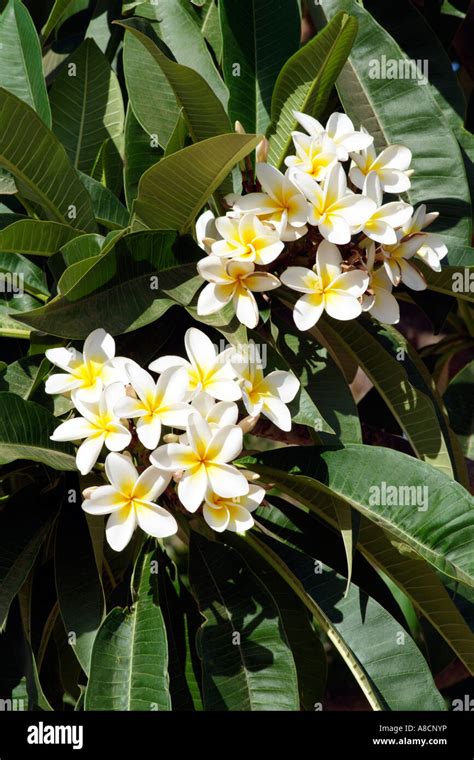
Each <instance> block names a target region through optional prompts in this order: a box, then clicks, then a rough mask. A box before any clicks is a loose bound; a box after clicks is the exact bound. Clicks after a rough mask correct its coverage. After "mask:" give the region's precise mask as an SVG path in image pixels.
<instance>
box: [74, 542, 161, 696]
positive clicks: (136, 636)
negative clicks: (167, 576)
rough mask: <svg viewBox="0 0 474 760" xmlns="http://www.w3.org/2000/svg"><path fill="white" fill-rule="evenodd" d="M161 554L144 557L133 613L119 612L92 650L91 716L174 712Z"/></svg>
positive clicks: (115, 611) (107, 621)
mask: <svg viewBox="0 0 474 760" xmlns="http://www.w3.org/2000/svg"><path fill="white" fill-rule="evenodd" d="M157 562H158V554H157V553H155V552H153V551H144V552H143V554H142V556H141V559H140V563H139V564H140V569H139V579H138V580H137V592H138V599H137V600H136V602H135V604H134V605H133V608H132V609H131V610H122V609H119V608H118V607H116V608H115V609H113V610H112V612H110V613H109V615H108V616H107V617H106V619H105V620H104V622H103V623H102V625H101V627H100V629H99V632H98V634H97V637H96V640H95V643H94V648H93V650H92V661H91V671H90V678H89V683H88V686H87V691H86V698H85V709H86V710H92V711H94V710H147V711H148V710H159V711H162V710H165V711H167V710H170V709H171V699H170V694H169V683H168V646H167V641H166V628H165V624H164V621H163V615H162V612H161V609H160V600H159V593H158V573H157V572H156V570H155V566H154V564H153V563H157Z"/></svg>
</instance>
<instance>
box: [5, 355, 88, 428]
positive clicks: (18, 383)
mask: <svg viewBox="0 0 474 760" xmlns="http://www.w3.org/2000/svg"><path fill="white" fill-rule="evenodd" d="M50 369H51V364H50V362H49V361H48V360H47V359H46V358H45V356H44V354H43V353H41V354H35V355H34V356H23V357H22V358H21V359H17V361H16V362H12V363H11V364H8V365H7V367H6V368H5V371H4V372H3V373H2V374H1V375H0V390H1V391H9V392H10V393H15V394H16V395H17V396H21V398H23V399H25V401H36V403H37V404H41V406H44V407H46V409H49V411H51V412H53V413H54V415H55V416H56V417H57V416H58V415H61V414H64V413H65V412H68V411H69V410H70V409H71V408H72V406H73V403H72V401H71V399H68V398H66V396H53V395H49V394H47V393H45V390H44V379H45V377H46V375H47V374H48V372H49V371H50Z"/></svg>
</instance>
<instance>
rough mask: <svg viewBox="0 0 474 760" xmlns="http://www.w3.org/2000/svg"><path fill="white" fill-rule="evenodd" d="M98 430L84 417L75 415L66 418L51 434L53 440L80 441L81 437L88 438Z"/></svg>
mask: <svg viewBox="0 0 474 760" xmlns="http://www.w3.org/2000/svg"><path fill="white" fill-rule="evenodd" d="M95 432H96V428H95V427H94V425H91V423H90V422H89V421H88V420H85V419H84V418H83V417H74V418H73V419H72V420H66V422H63V423H61V425H59V427H57V428H56V430H55V431H54V433H53V434H52V436H51V440H52V441H78V440H79V439H80V438H88V436H90V435H91V434H92V433H95Z"/></svg>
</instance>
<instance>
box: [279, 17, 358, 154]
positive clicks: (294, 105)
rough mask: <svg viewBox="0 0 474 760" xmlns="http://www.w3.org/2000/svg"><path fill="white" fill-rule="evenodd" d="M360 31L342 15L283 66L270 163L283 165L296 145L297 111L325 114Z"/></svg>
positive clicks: (318, 114) (354, 20)
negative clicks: (294, 112)
mask: <svg viewBox="0 0 474 760" xmlns="http://www.w3.org/2000/svg"><path fill="white" fill-rule="evenodd" d="M356 32H357V21H356V19H355V18H353V17H352V16H348V15H347V14H346V13H339V14H337V16H335V17H334V19H333V20H332V21H331V23H330V24H328V26H327V27H326V28H325V29H323V30H322V31H321V32H319V34H317V35H316V37H314V38H313V39H312V40H310V42H307V43H306V45H305V46H304V47H303V48H301V50H298V52H297V53H295V54H294V55H293V56H292V57H291V58H290V60H289V61H287V62H286V64H285V65H284V66H283V68H282V70H281V71H280V74H279V76H278V79H277V81H276V84H275V89H274V91H273V96H272V106H271V117H272V123H271V125H270V127H269V129H268V133H267V134H268V137H269V138H270V149H269V153H268V162H269V163H271V164H273V165H274V166H277V167H281V166H282V165H283V160H284V158H285V156H286V154H287V153H288V151H289V149H290V147H291V145H292V138H291V132H292V131H293V130H295V129H296V128H297V126H298V123H297V121H296V120H295V118H294V116H293V111H303V112H304V113H306V114H308V115H310V116H315V117H319V116H320V115H321V114H322V113H323V111H324V108H325V106H326V104H327V101H328V99H329V96H330V94H331V90H332V88H333V86H334V83H335V81H336V79H337V77H338V76H339V73H340V71H341V69H342V67H343V65H344V63H345V61H346V59H347V56H348V55H349V52H350V50H351V47H352V44H353V42H354V39H355V36H356Z"/></svg>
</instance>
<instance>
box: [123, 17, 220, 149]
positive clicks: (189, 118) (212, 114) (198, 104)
mask: <svg viewBox="0 0 474 760" xmlns="http://www.w3.org/2000/svg"><path fill="white" fill-rule="evenodd" d="M121 25H122V26H124V27H125V29H126V30H127V31H129V32H130V33H131V34H132V35H134V36H135V37H136V38H137V40H139V42H140V43H141V44H142V45H143V46H144V47H145V48H146V50H147V51H148V53H149V54H150V55H151V56H152V57H153V59H154V61H155V62H156V64H157V65H158V66H159V68H160V69H161V71H162V72H163V74H164V75H165V77H166V79H167V81H168V83H169V85H170V86H171V88H172V90H173V92H174V95H175V98H176V101H177V104H178V109H177V111H174V112H173V119H172V120H171V119H170V120H169V121H168V127H167V130H168V131H167V135H168V139H169V136H170V135H171V132H172V130H173V127H174V124H175V123H176V118H177V114H178V113H179V110H180V109H181V108H182V109H183V113H184V116H185V118H186V122H187V124H188V129H189V133H190V135H191V137H192V139H193V141H198V140H205V139H207V138H209V137H215V136H216V135H221V134H224V133H226V132H229V131H230V129H231V127H230V122H229V118H228V116H227V114H226V112H225V110H224V107H223V105H222V103H221V102H220V100H219V99H218V98H217V97H216V95H215V94H214V92H213V91H212V90H211V88H210V86H209V85H208V84H207V82H206V80H205V79H203V78H202V77H201V75H200V74H198V73H197V71H194V69H192V68H188V67H187V66H182V65H181V64H179V63H175V62H174V61H172V60H170V58H168V56H167V55H166V54H165V53H164V52H163V51H162V50H161V49H160V47H158V44H156V45H155V43H154V42H153V40H152V39H150V37H148V36H147V34H146V33H145V31H144V30H146V29H147V27H146V25H144V23H143V22H142V23H140V19H131V20H130V21H124V22H121ZM135 49H136V46H135ZM131 60H133V59H132V53H130V58H129V61H131ZM130 65H134V66H138V67H139V66H140V61H139V59H137V62H136V63H135V64H132V63H130ZM167 102H168V103H169V98H166V97H165V99H164V101H163V108H167ZM132 107H133V108H134V111H135V115H136V117H137V119H138V120H139V121H140V123H141V124H142V126H143V127H144V128H145V129H147V127H146V125H145V124H144V123H143V121H142V119H141V117H140V114H139V113H138V112H137V110H136V109H135V106H134V104H133V102H132ZM161 117H162V114H160V118H161ZM153 123H154V124H155V123H156V122H153ZM151 126H152V125H151ZM147 131H148V129H147ZM156 131H157V130H156V127H155V128H154V129H153V130H152V134H153V133H155V132H156ZM158 137H159V129H158ZM161 144H162V145H166V143H161Z"/></svg>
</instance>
